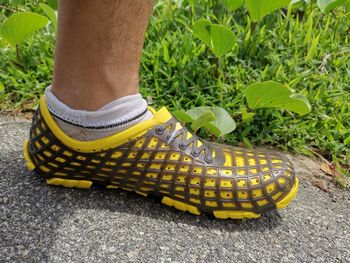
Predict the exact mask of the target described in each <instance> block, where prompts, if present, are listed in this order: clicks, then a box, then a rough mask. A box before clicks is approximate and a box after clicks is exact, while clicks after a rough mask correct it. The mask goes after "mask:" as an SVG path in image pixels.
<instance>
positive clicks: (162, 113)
mask: <svg viewBox="0 0 350 263" xmlns="http://www.w3.org/2000/svg"><path fill="white" fill-rule="evenodd" d="M172 117H173V116H172V115H171V113H170V112H169V111H168V110H167V108H165V107H163V108H161V109H160V110H159V111H157V112H154V113H153V119H154V120H155V121H157V122H159V123H164V122H167V121H168V120H170V119H171V118H172Z"/></svg>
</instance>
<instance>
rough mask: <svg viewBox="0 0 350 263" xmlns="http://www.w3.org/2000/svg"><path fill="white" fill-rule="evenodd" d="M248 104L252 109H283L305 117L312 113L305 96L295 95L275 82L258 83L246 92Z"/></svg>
mask: <svg viewBox="0 0 350 263" xmlns="http://www.w3.org/2000/svg"><path fill="white" fill-rule="evenodd" d="M245 96H246V98H247V103H248V106H249V108H251V109H260V108H282V109H287V110H289V111H292V112H295V113H298V114H300V115H305V114H307V113H309V112H310V111H311V106H310V103H309V101H308V100H307V98H306V97H305V96H303V95H298V94H293V92H292V90H291V89H290V88H288V87H287V86H285V85H283V84H280V83H277V82H274V81H266V82H258V83H254V84H252V85H250V86H249V87H247V88H246V90H245Z"/></svg>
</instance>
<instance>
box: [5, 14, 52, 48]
mask: <svg viewBox="0 0 350 263" xmlns="http://www.w3.org/2000/svg"><path fill="white" fill-rule="evenodd" d="M48 22H49V20H48V19H47V18H46V17H45V16H42V15H38V14H35V13H31V12H21V13H16V14H13V15H11V16H10V17H9V18H8V19H7V20H6V21H5V23H4V24H3V25H2V27H1V29H0V35H1V36H2V37H3V38H4V39H5V40H6V41H7V42H8V43H10V44H11V45H13V46H15V45H18V44H20V43H21V42H22V41H23V40H24V39H25V38H27V37H28V36H29V35H31V34H33V33H34V32H35V31H37V30H39V29H40V28H43V27H45V26H46V25H47V23H48Z"/></svg>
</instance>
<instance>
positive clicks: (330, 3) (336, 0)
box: [317, 0, 346, 13]
mask: <svg viewBox="0 0 350 263" xmlns="http://www.w3.org/2000/svg"><path fill="white" fill-rule="evenodd" d="M345 2H346V0H317V5H318V7H319V8H320V9H321V10H322V12H323V13H328V12H330V11H332V10H333V9H335V8H337V7H340V6H342V5H343V4H345Z"/></svg>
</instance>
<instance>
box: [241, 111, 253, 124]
mask: <svg viewBox="0 0 350 263" xmlns="http://www.w3.org/2000/svg"><path fill="white" fill-rule="evenodd" d="M241 111H242V121H243V122H244V123H246V122H250V121H252V120H253V118H254V116H255V113H254V112H248V111H247V108H242V110H241Z"/></svg>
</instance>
